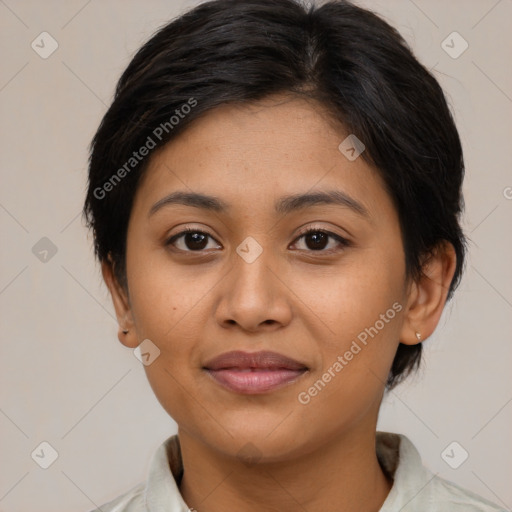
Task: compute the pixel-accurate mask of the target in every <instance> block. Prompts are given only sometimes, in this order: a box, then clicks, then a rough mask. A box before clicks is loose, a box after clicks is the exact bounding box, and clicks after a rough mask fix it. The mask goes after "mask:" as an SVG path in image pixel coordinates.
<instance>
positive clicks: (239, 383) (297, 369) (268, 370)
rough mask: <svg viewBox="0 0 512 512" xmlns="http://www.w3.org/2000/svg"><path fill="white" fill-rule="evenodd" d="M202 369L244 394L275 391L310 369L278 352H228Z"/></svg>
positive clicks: (229, 387) (218, 380)
mask: <svg viewBox="0 0 512 512" xmlns="http://www.w3.org/2000/svg"><path fill="white" fill-rule="evenodd" d="M203 369H204V370H206V371H207V373H208V374H209V375H210V376H211V377H212V378H213V379H214V380H215V381H216V382H217V383H219V384H220V385H222V386H223V387H225V388H227V389H229V390H231V391H234V392H237V393H243V394H261V393H267V392H269V391H273V390H276V389H278V388H281V387H283V386H286V385H288V384H291V383H292V382H293V381H295V380H297V379H299V378H300V377H301V376H302V375H303V374H304V373H305V372H307V371H308V369H309V368H308V367H307V366H306V365H305V364H303V363H300V362H298V361H295V360H294V359H291V358H289V357H286V356H284V355H282V354H278V353H277V352H269V351H262V352H242V351H234V352H226V353H224V354H221V355H220V356H217V357H215V358H214V359H212V360H210V361H208V362H207V363H206V364H205V365H204V366H203Z"/></svg>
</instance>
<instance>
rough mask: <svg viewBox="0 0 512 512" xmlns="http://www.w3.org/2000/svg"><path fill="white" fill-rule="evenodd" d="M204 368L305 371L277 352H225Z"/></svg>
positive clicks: (300, 364)
mask: <svg viewBox="0 0 512 512" xmlns="http://www.w3.org/2000/svg"><path fill="white" fill-rule="evenodd" d="M204 368H206V369H208V370H223V369H228V368H237V369H249V368H263V369H269V370H278V369H286V370H307V369H308V368H307V366H306V365H305V364H302V363H299V362H298V361H295V360H294V359H291V358H289V357H286V356H284V355H282V354H278V353H277V352H270V351H261V352H242V351H240V350H236V351H233V352H225V353H224V354H221V355H219V356H217V357H214V358H213V359H211V360H210V361H208V362H207V363H206V364H205V365H204Z"/></svg>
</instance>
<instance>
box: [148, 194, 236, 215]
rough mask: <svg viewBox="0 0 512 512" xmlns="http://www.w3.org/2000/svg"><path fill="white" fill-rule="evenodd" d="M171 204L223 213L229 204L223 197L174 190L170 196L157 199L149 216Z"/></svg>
mask: <svg viewBox="0 0 512 512" xmlns="http://www.w3.org/2000/svg"><path fill="white" fill-rule="evenodd" d="M170 204H183V205H185V206H194V207H196V208H202V209H203V210H210V211H212V212H217V213H221V212H224V211H226V210H228V208H229V206H228V204H227V203H225V202H224V201H222V200H221V199H219V198H217V197H213V196H207V195H204V194H197V193H195V192H179V191H178V192H173V193H172V194H169V195H168V196H165V197H164V198H162V199H160V200H159V201H157V202H156V203H155V204H154V205H153V206H152V207H151V210H149V214H148V216H151V215H153V214H154V213H156V212H157V211H158V210H160V208H163V207H164V206H168V205H170Z"/></svg>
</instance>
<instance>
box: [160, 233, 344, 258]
mask: <svg viewBox="0 0 512 512" xmlns="http://www.w3.org/2000/svg"><path fill="white" fill-rule="evenodd" d="M188 233H200V234H202V235H206V236H208V237H210V238H211V239H212V240H215V238H213V236H212V235H210V234H209V233H207V232H206V231H201V230H200V229H195V228H186V229H184V230H183V231H180V232H179V233H176V234H175V235H173V236H172V237H171V238H169V240H167V242H166V244H165V245H173V244H174V243H175V242H176V240H178V239H179V238H181V237H183V236H185V235H187V234H188ZM310 233H323V234H324V235H327V236H328V237H329V238H333V239H334V240H336V242H338V244H339V245H340V246H341V247H342V248H345V247H349V246H350V245H351V242H350V241H349V240H347V239H346V238H343V237H341V236H340V235H337V234H336V233H332V232H331V231H327V230H325V229H322V228H309V229H307V230H306V231H303V232H302V233H300V234H299V235H298V236H297V238H295V240H294V242H293V243H294V244H295V243H296V242H297V241H298V240H300V239H301V238H303V237H305V236H307V235H309V234H310ZM217 243H218V242H217ZM176 250H178V251H181V252H189V253H198V254H200V253H202V252H204V249H202V250H198V251H192V250H190V249H189V250H184V249H176ZM338 250H339V249H328V250H324V249H319V250H316V251H315V250H313V249H306V251H307V252H311V253H324V254H331V253H333V252H336V251H338Z"/></svg>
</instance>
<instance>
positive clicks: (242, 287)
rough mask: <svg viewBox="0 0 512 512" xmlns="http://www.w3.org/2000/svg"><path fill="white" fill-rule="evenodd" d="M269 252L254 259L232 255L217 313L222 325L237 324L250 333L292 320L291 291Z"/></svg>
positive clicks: (269, 328)
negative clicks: (232, 264)
mask: <svg viewBox="0 0 512 512" xmlns="http://www.w3.org/2000/svg"><path fill="white" fill-rule="evenodd" d="M270 253H271V251H270V250H269V249H264V250H263V252H262V253H261V254H260V255H259V257H258V258H256V259H255V260H254V261H251V262H250V260H249V261H246V260H245V259H244V258H242V257H240V256H239V255H238V254H237V253H234V254H233V260H234V266H233V267H232V270H231V271H230V272H228V274H227V275H226V277H225V279H224V280H223V282H222V285H221V286H220V288H219V291H220V294H221V297H220V299H219V301H218V303H217V309H216V312H215V316H216V320H217V322H218V323H219V325H221V326H222V327H224V328H228V327H230V328H233V327H234V326H238V327H239V328H241V329H243V330H244V331H247V332H258V331H265V332H270V331H274V330H277V329H280V328H282V327H284V326H285V325H288V324H289V323H290V321H291V318H292V307H291V302H290V298H291V297H290V296H291V295H292V292H291V291H290V289H289V288H288V287H287V285H286V284H285V282H284V281H283V279H282V277H281V276H280V275H279V274H280V272H279V270H278V269H277V268H276V266H277V265H276V262H275V259H274V258H272V257H271V254H270Z"/></svg>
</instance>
